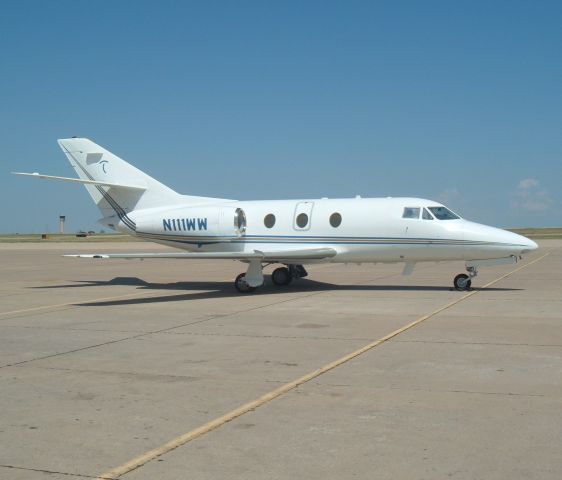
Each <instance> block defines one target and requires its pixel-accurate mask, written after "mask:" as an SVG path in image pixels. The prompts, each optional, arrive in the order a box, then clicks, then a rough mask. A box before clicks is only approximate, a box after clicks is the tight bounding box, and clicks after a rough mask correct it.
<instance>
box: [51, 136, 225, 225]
mask: <svg viewBox="0 0 562 480" xmlns="http://www.w3.org/2000/svg"><path fill="white" fill-rule="evenodd" d="M58 143H59V145H60V147H61V148H62V150H63V152H64V153H65V155H66V156H67V158H68V160H69V162H70V164H71V165H72V168H74V170H75V171H76V173H77V175H78V177H80V178H81V179H82V180H87V181H88V182H83V183H84V186H85V187H86V190H87V191H88V193H89V194H90V196H91V197H92V199H93V200H94V202H95V203H96V205H97V206H98V208H99V209H100V210H101V212H102V213H103V216H104V217H106V218H107V217H115V216H117V217H119V219H120V220H121V221H122V222H123V223H124V224H125V225H127V226H128V227H129V228H130V229H132V230H134V229H135V228H134V227H135V225H134V222H132V221H131V220H130V219H129V217H128V216H127V213H129V212H131V211H132V210H137V209H144V208H153V207H160V206H164V205H170V204H178V203H180V202H181V203H206V202H209V201H212V200H219V199H211V198H206V197H191V196H187V195H180V194H179V193H177V192H175V191H174V190H172V189H171V188H169V187H167V186H166V185H164V184H162V183H160V182H159V181H158V180H155V179H154V178H152V177H151V176H149V175H147V174H146V173H144V172H142V171H141V170H139V169H138V168H136V167H134V166H133V165H131V164H130V163H127V162H126V161H125V160H123V159H121V158H119V157H118V156H117V155H114V154H113V153H111V152H110V151H108V150H106V149H105V148H103V147H101V146H99V145H97V144H96V143H94V142H92V141H91V140H89V139H87V138H67V139H61V140H58ZM120 185H123V186H124V185H134V186H138V187H139V188H136V189H135V188H120Z"/></svg>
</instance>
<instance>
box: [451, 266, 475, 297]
mask: <svg viewBox="0 0 562 480" xmlns="http://www.w3.org/2000/svg"><path fill="white" fill-rule="evenodd" d="M466 271H467V272H468V275H467V274H465V273H460V274H459V275H457V276H456V277H455V279H454V280H453V285H454V287H455V290H458V291H464V290H470V287H471V286H472V279H473V278H474V277H476V275H478V271H477V270H476V267H474V266H471V267H466Z"/></svg>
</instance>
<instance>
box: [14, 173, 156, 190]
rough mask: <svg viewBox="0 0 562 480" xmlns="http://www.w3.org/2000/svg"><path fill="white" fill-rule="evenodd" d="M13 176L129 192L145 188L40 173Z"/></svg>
mask: <svg viewBox="0 0 562 480" xmlns="http://www.w3.org/2000/svg"><path fill="white" fill-rule="evenodd" d="M12 174H14V175H24V176H26V177H36V178H44V179H47V180H60V181H63V182H74V183H81V184H86V185H102V186H104V187H114V188H126V189H129V190H146V187H144V186H141V185H126V184H123V183H112V182H103V181H100V180H84V179H81V178H69V177H56V176H54V175H43V174H41V173H37V172H35V173H23V172H12Z"/></svg>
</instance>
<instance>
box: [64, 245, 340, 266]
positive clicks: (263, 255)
mask: <svg viewBox="0 0 562 480" xmlns="http://www.w3.org/2000/svg"><path fill="white" fill-rule="evenodd" d="M336 254H337V251H336V250H334V249H333V248H306V249H302V250H284V251H277V252H262V251H260V250H254V251H253V252H177V253H175V252H173V253H168V252H166V253H82V254H78V255H64V256H65V257H74V258H121V259H134V258H140V259H144V258H147V259H148V258H152V259H154V258H176V259H186V260H188V259H199V260H201V259H209V260H211V259H213V260H242V261H244V260H261V261H263V262H276V263H293V262H296V261H303V260H322V259H323V258H331V257H334V256H335V255H336Z"/></svg>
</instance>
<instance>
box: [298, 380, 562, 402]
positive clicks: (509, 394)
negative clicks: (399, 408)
mask: <svg viewBox="0 0 562 480" xmlns="http://www.w3.org/2000/svg"><path fill="white" fill-rule="evenodd" d="M311 385H316V386H319V387H332V388H342V387H345V388H354V387H355V388H358V387H359V385H353V384H335V383H334V384H332V383H324V382H313V383H311ZM367 388H370V389H373V390H397V391H400V392H427V393H464V394H470V395H498V396H504V397H533V398H556V399H558V398H560V397H559V396H558V395H547V394H544V393H520V392H483V391H478V390H441V389H437V388H422V387H417V388H416V387H412V388H404V387H395V386H394V387H393V386H388V385H380V386H377V385H374V386H369V387H367ZM295 392H296V393H301V392H299V390H298V389H297V390H295ZM301 394H302V393H301Z"/></svg>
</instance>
